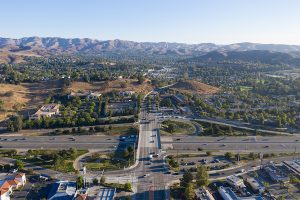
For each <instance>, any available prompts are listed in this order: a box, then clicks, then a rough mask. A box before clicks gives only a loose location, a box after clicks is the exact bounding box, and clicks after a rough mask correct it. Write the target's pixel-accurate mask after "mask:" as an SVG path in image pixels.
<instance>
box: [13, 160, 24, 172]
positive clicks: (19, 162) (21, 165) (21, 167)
mask: <svg viewBox="0 0 300 200" xmlns="http://www.w3.org/2000/svg"><path fill="white" fill-rule="evenodd" d="M15 167H16V168H17V169H18V170H22V169H23V168H24V162H23V161H21V160H16V163H15Z"/></svg>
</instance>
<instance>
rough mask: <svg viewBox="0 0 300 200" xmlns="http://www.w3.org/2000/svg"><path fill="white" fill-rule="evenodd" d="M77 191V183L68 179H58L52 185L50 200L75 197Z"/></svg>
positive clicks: (67, 199)
mask: <svg viewBox="0 0 300 200" xmlns="http://www.w3.org/2000/svg"><path fill="white" fill-rule="evenodd" d="M75 193H76V183H75V182H68V181H58V182H56V183H54V184H53V185H52V188H51V190H50V193H49V195H48V199H49V200H64V199H66V200H69V199H73V198H74V195H75Z"/></svg>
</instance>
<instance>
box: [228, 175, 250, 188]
mask: <svg viewBox="0 0 300 200" xmlns="http://www.w3.org/2000/svg"><path fill="white" fill-rule="evenodd" d="M226 181H227V182H228V183H229V184H230V185H232V186H233V187H235V188H244V187H246V186H245V184H244V181H243V179H241V178H239V177H237V176H235V175H231V176H227V177H226Z"/></svg>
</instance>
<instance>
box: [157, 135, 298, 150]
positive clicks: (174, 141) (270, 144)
mask: <svg viewBox="0 0 300 200" xmlns="http://www.w3.org/2000/svg"><path fill="white" fill-rule="evenodd" d="M161 140H162V145H163V146H164V147H165V148H170V149H174V150H181V151H184V150H187V151H188V150H196V151H197V150H198V149H199V148H200V149H203V150H218V151H236V152H241V151H243V152H270V153H275V152H299V151H300V138H299V137H298V136H273V137H262V136H243V137H199V136H198V137H197V136H196V137H195V136H178V137H163V138H162V139H161Z"/></svg>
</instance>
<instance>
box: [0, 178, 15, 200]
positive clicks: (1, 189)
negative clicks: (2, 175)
mask: <svg viewBox="0 0 300 200" xmlns="http://www.w3.org/2000/svg"><path fill="white" fill-rule="evenodd" d="M11 194H12V187H11V185H10V184H9V183H8V182H7V181H2V180H1V181H0V200H10V195H11Z"/></svg>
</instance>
